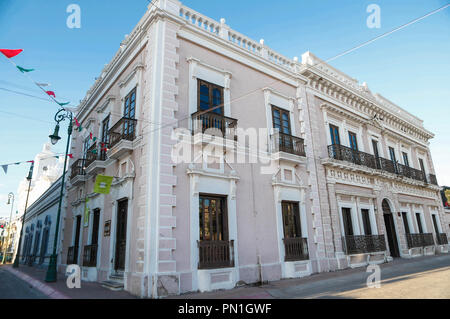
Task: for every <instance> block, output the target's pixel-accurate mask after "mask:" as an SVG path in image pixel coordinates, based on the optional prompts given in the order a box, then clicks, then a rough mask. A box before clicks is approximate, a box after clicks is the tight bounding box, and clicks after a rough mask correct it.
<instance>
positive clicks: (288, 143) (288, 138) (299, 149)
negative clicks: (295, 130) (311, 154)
mask: <svg viewBox="0 0 450 319" xmlns="http://www.w3.org/2000/svg"><path fill="white" fill-rule="evenodd" d="M272 143H273V145H272V146H273V150H274V152H284V153H289V154H293V155H297V156H306V153H305V142H304V140H303V139H302V138H300V137H296V136H292V135H289V134H285V133H281V132H277V133H275V134H274V135H272Z"/></svg>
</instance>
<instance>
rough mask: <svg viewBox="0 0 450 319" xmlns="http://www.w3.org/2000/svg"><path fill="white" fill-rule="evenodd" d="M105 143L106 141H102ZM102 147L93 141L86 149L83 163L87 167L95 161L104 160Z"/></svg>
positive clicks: (104, 154) (104, 155)
mask: <svg viewBox="0 0 450 319" xmlns="http://www.w3.org/2000/svg"><path fill="white" fill-rule="evenodd" d="M104 144H105V145H106V143H104ZM105 148H106V146H105V147H104V148H102V147H100V144H97V142H95V143H94V144H93V145H92V146H91V147H90V148H89V149H88V151H87V154H86V160H85V165H86V167H88V166H89V165H91V164H92V163H93V162H95V161H105V160H106V151H105V150H104V149H105Z"/></svg>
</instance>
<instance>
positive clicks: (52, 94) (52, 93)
mask: <svg viewBox="0 0 450 319" xmlns="http://www.w3.org/2000/svg"><path fill="white" fill-rule="evenodd" d="M45 93H47V94H48V95H50V96H53V97H56V95H55V92H53V91H45Z"/></svg>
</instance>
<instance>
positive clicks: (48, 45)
mask: <svg viewBox="0 0 450 319" xmlns="http://www.w3.org/2000/svg"><path fill="white" fill-rule="evenodd" d="M71 3H76V4H78V5H80V7H81V15H82V22H81V23H82V27H81V29H69V28H67V26H66V19H67V16H68V13H66V8H67V6H68V5H69V4H71ZM183 3H184V4H185V5H187V6H189V7H191V8H193V9H194V10H196V11H199V12H201V13H203V14H205V15H207V16H210V17H212V18H214V19H216V20H219V19H220V18H222V17H224V18H226V21H227V24H228V25H229V26H230V27H231V28H233V29H235V30H237V31H239V32H241V33H243V34H245V35H247V36H249V37H251V38H253V39H254V40H257V41H258V40H259V39H261V38H264V39H265V43H266V44H267V45H268V46H270V47H271V48H273V49H275V50H277V51H278V52H280V53H283V54H284V55H286V56H288V57H294V56H298V57H300V56H301V54H302V53H303V52H305V51H308V50H309V51H311V52H313V53H314V54H316V55H317V56H319V57H320V58H322V59H327V58H330V57H332V56H335V55H336V54H338V53H341V52H343V51H345V50H347V49H349V48H351V47H353V46H355V45H357V44H360V43H361V42H364V41H366V40H368V39H371V38H373V37H375V36H377V35H380V34H382V33H384V32H386V31H389V30H391V29H392V28H394V27H396V26H399V25H401V24H403V23H406V22H408V21H410V20H412V19H414V18H417V17H419V16H421V15H423V14H425V13H427V12H429V11H431V10H433V9H436V8H438V7H441V6H443V5H445V4H446V3H448V1H442V0H428V1H421V0H396V1H393V0H371V1H353V0H340V1H334V0H317V1H306V0H305V1H300V0H284V1H278V2H276V1H266V0H258V1H256V0H246V1H242V0H239V1H238V0H228V1H226V2H223V1H204V0H186V1H184V2H183ZM372 3H374V4H378V5H379V6H380V7H381V28H380V29H369V28H367V26H366V19H367V16H368V13H366V8H367V6H368V5H369V4H372ZM147 4H148V2H147V0H131V1H121V0H120V1H119V0H109V1H107V0H103V1H100V0H97V1H87V0H70V1H65V0H45V1H44V0H41V1H37V0H21V1H13V0H0V48H22V49H24V52H23V53H22V54H21V55H19V56H17V57H16V58H15V59H14V61H15V62H16V63H17V64H19V65H21V66H24V67H27V68H35V69H36V71H35V72H33V73H32V76H33V78H34V79H35V80H37V81H40V82H49V83H51V84H52V89H53V90H54V91H55V92H56V94H57V95H58V96H59V97H60V98H63V99H68V100H70V101H71V102H72V104H74V105H77V104H78V102H79V101H80V100H81V99H82V98H83V97H84V95H85V93H86V91H87V90H88V89H89V87H90V86H91V85H92V83H93V82H94V78H95V77H97V76H98V75H99V73H100V71H101V70H102V68H103V66H104V64H106V63H108V62H109V60H110V59H111V58H112V57H113V55H114V54H115V52H116V50H117V49H118V46H119V44H120V42H121V41H122V39H123V37H124V35H125V34H127V33H129V32H130V31H131V30H132V29H133V27H134V26H135V25H136V23H137V22H138V21H139V19H140V18H141V17H142V15H143V14H144V13H145V11H146V8H147ZM331 64H332V65H334V66H335V67H337V68H338V69H340V70H342V71H344V72H345V73H347V74H349V75H350V76H352V77H354V78H357V79H358V80H360V81H361V82H363V81H364V82H367V83H368V85H369V88H370V89H371V90H372V92H379V93H381V94H382V95H383V96H385V97H387V98H389V99H390V100H391V101H393V102H395V103H396V104H398V105H400V106H401V107H403V108H405V109H407V110H408V111H410V112H411V113H413V114H415V115H417V116H419V117H420V118H422V119H423V120H424V121H425V127H426V128H428V129H429V130H431V131H432V132H434V133H435V134H436V137H435V138H434V139H433V140H432V142H431V150H432V154H433V159H434V164H435V168H436V170H437V176H438V181H439V183H440V184H441V185H443V184H447V185H450V166H449V165H448V162H449V159H450V147H449V145H450V144H449V138H450V134H449V118H450V117H449V114H450V113H449V110H450V107H449V106H450V102H449V101H450V84H449V83H450V8H447V9H446V10H445V11H443V12H440V13H438V14H436V15H433V16H431V17H429V18H427V19H425V20H423V21H420V22H418V23H417V24H414V25H412V26H409V27H407V28H405V29H403V30H401V31H399V32H396V33H394V34H392V35H390V36H388V37H387V38H384V39H381V40H379V41H377V42H375V43H372V44H370V45H369V46H366V47H364V48H362V49H359V50H357V51H355V52H352V53H350V54H348V55H346V56H344V57H341V58H339V59H337V60H335V61H333V62H332V63H331ZM0 88H2V89H0V137H1V138H0V164H4V163H9V162H17V161H22V160H29V159H33V158H34V156H35V154H36V153H38V152H39V151H40V150H41V148H42V144H43V143H44V142H46V141H48V138H47V136H48V135H49V133H50V132H51V131H52V129H53V127H54V124H53V115H54V113H55V111H56V110H57V108H56V107H55V105H54V104H52V103H48V102H46V101H43V100H39V99H36V98H31V97H26V96H21V95H16V94H13V93H11V92H7V91H4V90H3V89H8V90H17V91H21V92H24V93H27V94H32V95H36V96H41V97H43V95H42V92H40V91H39V90H38V89H36V88H35V87H33V85H32V84H31V83H30V82H29V80H28V79H27V78H26V77H25V76H23V75H22V74H20V73H19V72H17V71H16V70H14V69H13V67H12V66H11V65H10V64H9V63H8V61H7V60H6V59H4V58H1V59H0ZM4 112H12V113H16V114H20V115H22V117H21V116H17V115H11V114H6V113H4ZM64 125H66V124H64ZM64 128H65V127H64ZM62 132H64V131H62ZM64 142H65V141H64V140H63V141H62V142H60V143H59V144H58V145H57V146H56V148H55V151H56V152H63V151H64V144H65V143H64ZM27 171H28V165H20V166H11V167H10V168H9V171H8V175H5V174H4V173H3V171H2V170H1V169H0V216H5V215H9V207H8V206H6V205H5V202H6V194H7V193H8V192H10V191H13V192H16V191H17V186H18V183H19V181H20V180H21V179H23V178H24V177H25V176H26V174H27Z"/></svg>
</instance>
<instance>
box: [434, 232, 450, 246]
mask: <svg viewBox="0 0 450 319" xmlns="http://www.w3.org/2000/svg"><path fill="white" fill-rule="evenodd" d="M436 237H437V242H438V245H448V239H447V234H446V233H440V234H436Z"/></svg>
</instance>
